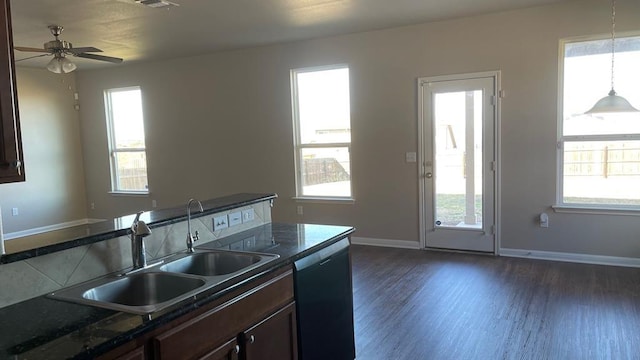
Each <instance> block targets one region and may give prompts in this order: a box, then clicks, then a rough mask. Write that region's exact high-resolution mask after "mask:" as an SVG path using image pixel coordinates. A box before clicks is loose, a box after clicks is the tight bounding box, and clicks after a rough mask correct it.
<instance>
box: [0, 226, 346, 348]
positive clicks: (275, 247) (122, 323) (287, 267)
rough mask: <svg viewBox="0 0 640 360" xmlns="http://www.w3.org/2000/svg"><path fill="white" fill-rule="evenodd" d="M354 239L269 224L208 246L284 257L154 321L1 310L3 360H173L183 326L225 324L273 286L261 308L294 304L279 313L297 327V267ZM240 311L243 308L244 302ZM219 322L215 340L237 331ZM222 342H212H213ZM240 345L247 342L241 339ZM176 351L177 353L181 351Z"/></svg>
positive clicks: (79, 310)
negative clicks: (167, 352)
mask: <svg viewBox="0 0 640 360" xmlns="http://www.w3.org/2000/svg"><path fill="white" fill-rule="evenodd" d="M353 231H354V228H352V227H348V226H332V225H314V224H283V223H268V224H264V225H261V226H258V227H255V228H253V229H249V230H246V231H242V232H239V233H237V234H233V235H229V236H225V237H221V238H218V239H216V240H213V241H209V242H206V243H205V242H202V243H201V244H199V245H198V246H197V247H196V249H198V248H207V249H225V250H232V251H234V250H235V251H251V252H261V253H268V254H277V255H279V258H278V259H276V260H274V261H271V262H269V263H266V264H264V265H263V266H261V267H259V268H255V269H253V270H251V271H250V272H248V273H245V274H242V276H240V277H237V278H234V279H232V280H230V281H229V282H226V283H224V284H221V285H220V286H216V287H214V288H211V289H208V290H207V291H204V292H203V293H200V294H198V295H197V296H194V297H192V298H190V299H187V300H184V301H181V302H180V303H178V304H175V305H173V306H171V307H169V308H166V309H162V310H161V311H158V312H156V313H150V314H147V315H135V314H130V313H125V312H119V311H113V310H107V309H102V308H98V307H94V306H88V305H80V304H76V303H71V302H65V301H60V300H55V299H51V298H49V297H47V296H46V295H43V296H38V297H35V298H33V299H29V300H26V301H22V302H19V303H16V304H13V305H10V306H7V307H4V308H2V309H0V316H1V318H2V322H0V357H1V358H10V359H65V358H77V359H93V358H105V359H106V358H129V359H133V358H136V359H157V358H163V359H164V358H173V357H171V356H163V354H164V350H163V349H162V346H161V345H162V344H163V341H164V344H167V341H168V340H166V339H169V340H171V337H168V336H169V335H165V334H167V332H168V331H169V330H171V329H174V328H176V327H180V326H182V327H183V328H184V327H185V326H186V325H184V324H187V325H190V324H191V323H195V324H206V321H207V319H209V318H211V319H213V318H212V316H213V315H215V316H218V315H217V314H219V313H218V312H216V311H217V310H216V309H218V308H220V307H222V306H223V305H225V306H226V305H228V304H235V303H234V301H235V300H234V299H239V300H240V301H246V300H245V299H251V297H250V296H248V295H247V294H253V293H256V294H258V293H259V292H258V290H260V291H262V289H267V290H269V289H270V287H269V286H270V285H269V284H275V285H274V287H271V290H269V291H271V292H272V293H267V292H265V295H264V296H267V297H266V298H265V299H266V300H265V301H262V300H260V302H259V304H262V303H267V302H269V301H271V300H270V299H272V298H277V297H279V296H282V297H283V304H284V301H285V300H286V301H288V302H290V303H289V307H288V308H287V307H286V306H282V309H279V311H278V312H277V313H278V314H279V313H280V312H281V310H282V311H284V310H287V309H288V310H287V311H288V314H289V315H288V316H289V317H290V319H289V322H291V321H295V315H294V314H295V305H294V304H295V302H294V301H293V288H292V285H289V284H288V282H292V281H293V280H292V279H293V275H292V267H293V266H292V264H293V263H294V262H295V261H296V260H299V259H302V258H304V257H307V256H308V255H311V254H314V253H317V252H318V251H320V250H322V249H325V248H327V247H329V246H331V245H333V244H336V243H338V242H339V241H341V240H342V241H345V239H347V238H348V237H349V236H350V235H351V234H352V233H353ZM349 282H350V279H349ZM265 284H266V285H265ZM276 286H279V287H276ZM256 289H258V290H256ZM269 294H272V295H269ZM283 294H288V295H287V296H290V298H286V299H285V297H284V296H285V295H283ZM256 296H257V295H256ZM255 299H256V300H255V301H258V300H259V298H258V297H255ZM238 304H242V303H241V302H238ZM274 306H275V305H274ZM278 306H280V305H278ZM237 308H238V309H240V308H241V307H237ZM229 311H230V310H229ZM265 311H266V310H265ZM269 311H271V310H269ZM232 315H233V314H232ZM259 315H260V316H263V315H264V314H259ZM274 315H277V314H274ZM234 317H236V316H235V315H233V316H231V318H234ZM268 318H270V317H268ZM202 319H204V322H203V321H202ZM215 319H217V320H216V321H217V322H216V323H215V324H216V325H215V326H213V327H211V326H209V325H207V326H209V327H207V332H210V333H211V334H222V333H225V331H227V330H228V329H230V328H233V326H234V325H233V324H230V323H225V322H224V321H221V320H219V319H224V317H222V318H218V317H216V318H215ZM292 319H293V320H292ZM255 320H256V324H258V323H260V321H258V320H262V318H257V319H255ZM247 321H249V320H247ZM252 321H253V320H252ZM242 326H244V325H242ZM293 329H294V330H293V331H294V333H293V334H292V338H291V339H290V342H292V345H291V346H292V348H293V349H295V348H296V345H295V342H296V341H297V340H296V336H295V325H293ZM234 331H235V330H234ZM234 334H235V333H234ZM214 337H215V336H209V338H214ZM238 339H239V341H241V339H240V338H239V337H238ZM232 340H233V337H232ZM212 341H213V340H212ZM214 342H215V341H213V342H212V344H211V346H214V347H215V346H217V344H216V343H214ZM221 345H224V344H221ZM232 345H233V346H231V347H230V345H229V346H227V347H228V348H229V349H231V351H235V352H236V353H237V352H239V351H243V352H245V353H244V356H245V357H246V352H247V351H248V350H239V345H238V344H235V343H234V344H232ZM240 345H242V344H240ZM207 346H208V345H207ZM207 346H205V347H207ZM205 347H203V349H204V348H205ZM165 348H167V347H166V346H165ZM172 349H173V350H172V351H175V347H172ZM197 351H199V350H197V349H194V348H193V347H188V348H184V349H178V354H182V355H180V357H181V358H182V357H184V358H189V357H191V356H187V354H190V355H196V357H200V356H201V355H205V354H196V353H195V352H197ZM190 352H191V353H190ZM225 356H226V355H225ZM296 356H297V355H295V356H294V357H293V358H296ZM210 358H214V357H210ZM220 358H226V357H220Z"/></svg>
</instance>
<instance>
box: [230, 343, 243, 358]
mask: <svg viewBox="0 0 640 360" xmlns="http://www.w3.org/2000/svg"><path fill="white" fill-rule="evenodd" d="M238 354H240V345H236V346H234V347H233V350H232V351H231V354H229V357H228V358H229V359H230V360H238Z"/></svg>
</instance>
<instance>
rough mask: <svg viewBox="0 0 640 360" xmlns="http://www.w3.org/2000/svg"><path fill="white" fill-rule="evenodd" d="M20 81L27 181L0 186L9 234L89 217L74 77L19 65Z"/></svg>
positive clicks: (18, 85) (18, 80) (4, 224)
mask: <svg viewBox="0 0 640 360" xmlns="http://www.w3.org/2000/svg"><path fill="white" fill-rule="evenodd" d="M16 81H17V87H18V100H19V106H20V108H19V110H20V121H21V126H22V141H23V145H24V164H25V170H26V178H27V180H26V181H25V182H22V183H12V184H1V185H0V206H2V220H3V228H4V229H3V230H4V233H12V232H16V231H22V230H27V229H32V228H37V227H42V226H48V225H54V224H59V223H63V222H69V221H74V220H80V219H84V218H86V217H87V214H86V201H85V186H84V170H83V164H82V152H81V142H80V123H79V117H78V112H77V111H76V110H74V108H73V105H74V98H73V92H74V91H75V76H74V75H73V74H68V75H58V74H52V73H50V72H48V71H47V70H43V69H28V68H18V69H17V74H16ZM70 88H71V89H70ZM14 207H17V208H18V210H19V215H18V216H12V214H11V208H14Z"/></svg>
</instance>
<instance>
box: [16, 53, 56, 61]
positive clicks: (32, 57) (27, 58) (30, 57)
mask: <svg viewBox="0 0 640 360" xmlns="http://www.w3.org/2000/svg"><path fill="white" fill-rule="evenodd" d="M49 55H51V54H40V55H35V56H29V57H26V58H24V59H16V62H18V61H23V60H29V59H35V58H39V57H43V56H49Z"/></svg>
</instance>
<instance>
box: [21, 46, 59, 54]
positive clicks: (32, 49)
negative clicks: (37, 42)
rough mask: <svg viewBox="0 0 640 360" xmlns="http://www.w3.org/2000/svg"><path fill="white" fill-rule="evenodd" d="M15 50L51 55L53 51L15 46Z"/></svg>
mask: <svg viewBox="0 0 640 360" xmlns="http://www.w3.org/2000/svg"><path fill="white" fill-rule="evenodd" d="M13 48H14V49H16V50H18V51H30V52H45V53H50V52H51V51H49V50H46V49H40V48H32V47H25V46H14V47H13Z"/></svg>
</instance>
